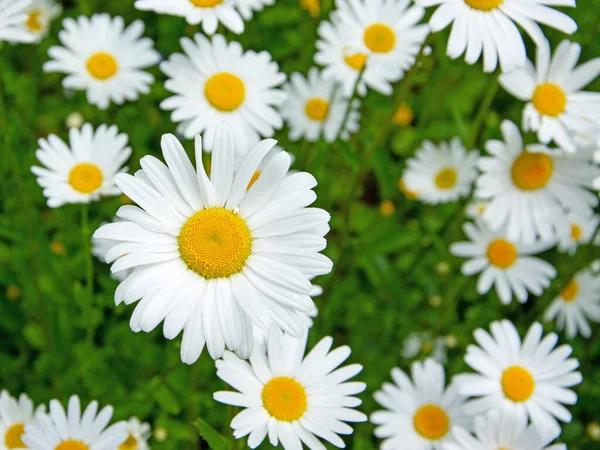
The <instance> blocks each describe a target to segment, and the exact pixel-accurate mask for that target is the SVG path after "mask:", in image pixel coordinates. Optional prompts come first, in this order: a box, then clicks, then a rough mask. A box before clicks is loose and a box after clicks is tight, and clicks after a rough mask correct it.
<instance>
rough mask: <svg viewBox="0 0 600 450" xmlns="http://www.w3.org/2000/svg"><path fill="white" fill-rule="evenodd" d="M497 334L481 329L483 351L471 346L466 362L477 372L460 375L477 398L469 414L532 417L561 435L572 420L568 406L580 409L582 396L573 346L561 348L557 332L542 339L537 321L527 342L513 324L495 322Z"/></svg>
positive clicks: (463, 387)
mask: <svg viewBox="0 0 600 450" xmlns="http://www.w3.org/2000/svg"><path fill="white" fill-rule="evenodd" d="M490 328H491V331H492V334H491V335H490V334H489V333H487V332H486V331H484V330H482V329H481V328H479V329H477V330H475V332H474V334H473V335H474V336H475V340H476V341H477V343H478V344H479V345H480V346H481V347H477V346H475V345H470V346H469V347H467V354H466V356H465V362H466V363H467V364H468V365H469V366H470V367H471V368H472V369H473V370H475V371H477V372H478V373H477V374H471V373H469V374H460V375H457V376H456V377H455V378H454V381H455V382H456V383H457V384H458V389H459V393H460V394H462V395H467V396H470V397H477V398H475V399H471V400H469V401H468V402H467V403H465V406H464V411H465V412H466V413H467V414H470V415H478V414H482V413H485V412H487V411H491V410H503V409H505V410H507V412H508V413H509V414H515V415H517V416H518V417H529V419H530V420H531V422H532V423H533V424H534V425H535V426H536V427H537V428H538V430H540V431H547V432H548V433H556V434H555V435H557V434H558V433H559V432H560V426H559V424H558V422H557V419H558V420H560V421H562V422H570V421H571V413H570V412H569V411H568V410H567V409H566V408H565V407H564V406H563V405H564V404H565V405H574V404H575V403H576V402H577V395H576V394H575V392H573V391H572V390H571V389H569V388H570V387H573V386H575V385H577V384H579V383H581V379H582V378H581V374H580V373H579V372H574V370H575V369H576V368H577V367H579V361H577V359H574V358H570V359H568V358H569V355H570V354H571V352H572V351H573V349H572V348H571V347H570V346H569V345H561V346H559V347H558V348H555V346H556V343H557V341H558V336H557V335H556V333H550V334H548V335H546V336H545V337H544V338H543V339H542V332H543V328H542V326H541V325H540V324H539V323H537V322H536V323H534V324H533V325H532V326H531V327H530V328H529V331H528V332H527V335H526V336H525V338H524V340H523V342H522V343H521V339H520V337H519V333H518V332H517V329H516V328H515V326H514V325H513V324H512V323H511V322H509V321H508V320H503V321H500V322H498V321H497V322H492V324H491V326H490Z"/></svg>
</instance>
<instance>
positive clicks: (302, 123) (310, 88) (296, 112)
mask: <svg viewBox="0 0 600 450" xmlns="http://www.w3.org/2000/svg"><path fill="white" fill-rule="evenodd" d="M283 89H284V91H285V92H286V93H287V99H286V100H285V102H284V103H283V105H281V115H282V116H283V118H284V119H285V120H286V122H287V124H288V126H289V127H290V139H291V140H292V141H297V140H298V139H300V138H305V139H306V140H307V141H311V142H315V141H317V140H318V139H319V137H320V136H321V135H323V137H324V139H325V141H327V142H333V141H334V140H335V138H336V137H337V136H338V134H339V135H340V137H341V138H342V139H345V140H347V139H348V138H349V137H350V133H353V132H356V131H358V128H359V124H358V121H359V119H360V113H359V112H358V107H359V105H360V102H359V101H358V100H355V101H354V102H353V103H352V106H351V111H350V113H349V115H348V120H347V121H346V124H345V126H344V130H343V131H342V132H340V128H341V127H342V121H343V120H344V117H345V114H346V109H347V108H348V103H349V101H348V99H346V98H345V97H344V96H343V94H342V92H341V91H340V90H339V89H338V88H337V85H336V82H335V81H334V80H333V79H332V78H326V77H324V76H323V74H322V73H320V72H319V70H318V69H317V68H316V67H311V69H310V70H309V71H308V77H307V78H304V77H303V76H302V75H301V74H299V73H298V72H294V73H293V74H292V75H291V77H290V82H288V83H286V84H285V85H284V87H283Z"/></svg>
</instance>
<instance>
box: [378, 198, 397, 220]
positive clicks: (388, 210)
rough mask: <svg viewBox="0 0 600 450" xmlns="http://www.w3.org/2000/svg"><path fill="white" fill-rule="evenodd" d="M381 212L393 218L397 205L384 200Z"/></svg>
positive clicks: (380, 207) (380, 208)
mask: <svg viewBox="0 0 600 450" xmlns="http://www.w3.org/2000/svg"><path fill="white" fill-rule="evenodd" d="M379 211H380V212H381V214H382V215H384V216H386V217H388V216H391V215H392V214H394V211H396V205H394V202H392V201H391V200H384V201H383V202H381V205H380V206H379Z"/></svg>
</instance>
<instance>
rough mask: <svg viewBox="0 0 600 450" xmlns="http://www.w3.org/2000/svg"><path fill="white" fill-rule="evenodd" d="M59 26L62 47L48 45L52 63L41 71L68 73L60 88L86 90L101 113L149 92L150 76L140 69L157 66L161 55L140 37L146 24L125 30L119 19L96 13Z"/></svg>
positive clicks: (149, 42)
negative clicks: (111, 103) (114, 104)
mask: <svg viewBox="0 0 600 450" xmlns="http://www.w3.org/2000/svg"><path fill="white" fill-rule="evenodd" d="M63 26H64V28H65V29H64V30H62V31H61V32H60V33H59V34H58V37H59V39H60V41H61V42H62V44H63V45H64V47H57V46H54V47H50V49H49V50H48V55H50V58H52V59H51V60H50V61H48V62H46V63H44V71H46V72H61V73H66V74H67V76H66V77H65V79H64V80H63V83H62V84H63V87H64V88H66V89H76V90H85V91H86V92H87V99H88V101H89V102H90V103H91V104H92V105H96V106H98V108H100V109H106V108H108V105H109V104H110V102H111V101H113V102H115V103H116V104H118V105H121V104H123V103H124V102H125V100H130V101H133V100H136V99H137V98H138V97H139V94H140V93H142V94H147V93H148V92H150V85H151V84H152V83H154V77H153V76H152V75H150V74H149V73H148V72H145V71H144V70H142V69H145V68H147V67H150V66H153V65H155V64H156V63H158V61H159V60H160V55H159V53H158V52H157V51H156V50H154V47H153V46H154V43H153V41H152V39H150V38H143V37H141V35H142V33H143V32H144V22H142V21H141V20H136V21H135V22H133V23H132V24H131V25H129V26H128V27H127V28H125V23H124V22H123V18H121V17H114V18H111V17H110V16H109V15H108V14H94V15H93V16H92V17H91V19H90V18H87V17H85V16H79V17H78V18H77V20H75V19H71V18H67V19H65V20H63Z"/></svg>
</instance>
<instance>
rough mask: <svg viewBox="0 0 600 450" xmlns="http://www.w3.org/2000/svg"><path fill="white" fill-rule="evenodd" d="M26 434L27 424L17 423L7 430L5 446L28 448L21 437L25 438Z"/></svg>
mask: <svg viewBox="0 0 600 450" xmlns="http://www.w3.org/2000/svg"><path fill="white" fill-rule="evenodd" d="M24 432H25V424H22V423H15V424H14V425H12V426H11V427H9V428H8V430H6V433H5V434H4V445H6V447H7V448H27V447H25V444H23V441H22V440H21V436H23V433H24Z"/></svg>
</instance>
